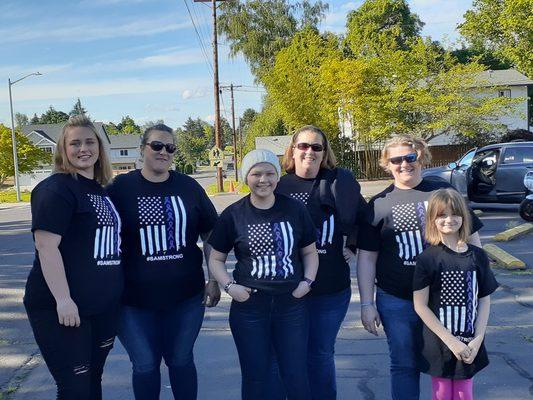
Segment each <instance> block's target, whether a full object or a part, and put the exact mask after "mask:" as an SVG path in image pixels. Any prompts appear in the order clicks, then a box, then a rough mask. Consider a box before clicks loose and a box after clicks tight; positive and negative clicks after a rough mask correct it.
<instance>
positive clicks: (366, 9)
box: [346, 0, 424, 57]
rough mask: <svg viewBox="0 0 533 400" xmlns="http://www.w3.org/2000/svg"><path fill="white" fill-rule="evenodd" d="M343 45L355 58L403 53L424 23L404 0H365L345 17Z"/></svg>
mask: <svg viewBox="0 0 533 400" xmlns="http://www.w3.org/2000/svg"><path fill="white" fill-rule="evenodd" d="M346 26H347V33H346V44H347V46H348V48H349V50H350V51H351V53H352V54H353V55H354V56H356V57H361V56H378V55H380V54H381V53H382V52H383V51H388V50H407V49H408V48H409V46H410V42H411V40H412V39H415V38H418V37H420V31H421V30H422V27H423V26H424V23H423V22H422V21H420V19H419V18H418V16H417V15H416V14H413V13H412V12H411V10H410V9H409V5H408V4H407V1H405V0H366V1H365V2H364V3H363V4H362V5H361V7H359V8H358V9H357V10H354V11H351V12H350V13H349V14H348V22H347V24H346Z"/></svg>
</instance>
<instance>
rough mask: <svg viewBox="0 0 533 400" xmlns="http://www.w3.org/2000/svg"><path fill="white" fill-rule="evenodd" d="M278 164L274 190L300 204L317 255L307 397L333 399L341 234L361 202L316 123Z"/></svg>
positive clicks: (342, 281)
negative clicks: (311, 230) (280, 169)
mask: <svg viewBox="0 0 533 400" xmlns="http://www.w3.org/2000/svg"><path fill="white" fill-rule="evenodd" d="M283 168H284V169H285V171H286V172H287V174H286V175H285V176H283V177H282V178H281V180H280V182H279V184H278V187H277V190H276V191H277V192H278V193H281V194H285V195H287V196H290V197H292V198H294V199H297V200H300V201H301V202H302V203H303V204H305V206H306V208H307V210H308V211H309V213H310V214H311V217H312V219H313V224H314V230H315V235H316V248H317V252H318V256H319V268H318V274H317V276H316V280H315V282H314V283H313V284H312V290H311V292H310V294H309V296H308V298H307V302H306V305H307V309H308V311H309V318H310V325H309V343H308V361H307V365H308V374H309V381H310V385H311V395H312V399H320V400H329V399H335V398H336V396H337V385H336V378H335V359H334V353H335V342H336V339H337V334H338V333H339V330H340V327H341V324H342V321H343V320H344V317H345V316H346V312H347V311H348V305H349V304H350V297H351V288H350V267H349V265H348V263H349V261H350V259H351V258H352V257H353V253H352V252H351V251H350V250H349V249H348V248H346V247H345V240H344V237H345V236H349V235H352V234H353V233H354V231H355V229H356V222H357V221H356V219H357V216H358V215H360V214H361V210H362V209H363V207H364V206H365V204H366V202H365V200H364V199H363V198H362V196H361V188H360V186H359V184H358V183H357V181H356V180H355V179H354V178H353V175H352V174H351V172H350V171H347V170H345V169H342V168H337V167H336V160H335V155H334V154H333V151H332V149H331V147H330V145H329V142H328V139H327V137H326V135H325V134H324V132H322V130H320V129H319V128H317V127H316V126H312V125H307V126H304V127H302V128H301V129H299V130H298V131H297V132H296V133H295V134H294V135H293V137H292V140H291V143H290V145H289V147H288V148H287V150H286V151H285V156H284V158H283ZM274 374H276V368H275V366H274ZM277 386H278V387H279V386H280V385H277ZM274 397H280V396H279V395H278V394H274ZM281 397H283V396H281Z"/></svg>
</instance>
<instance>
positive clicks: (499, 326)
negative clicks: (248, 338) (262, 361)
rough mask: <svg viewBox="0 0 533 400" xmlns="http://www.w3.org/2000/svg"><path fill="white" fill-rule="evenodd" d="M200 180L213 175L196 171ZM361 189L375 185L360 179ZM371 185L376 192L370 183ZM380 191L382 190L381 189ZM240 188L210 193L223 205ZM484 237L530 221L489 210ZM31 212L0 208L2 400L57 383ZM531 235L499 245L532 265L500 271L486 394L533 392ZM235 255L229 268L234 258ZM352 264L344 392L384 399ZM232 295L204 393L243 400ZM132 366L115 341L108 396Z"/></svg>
mask: <svg viewBox="0 0 533 400" xmlns="http://www.w3.org/2000/svg"><path fill="white" fill-rule="evenodd" d="M199 178H200V179H199V180H200V181H201V180H202V179H203V181H201V184H202V186H205V185H206V184H209V183H211V180H212V177H211V178H210V177H209V176H207V177H199ZM362 186H363V192H365V190H367V189H366V188H370V187H371V185H365V184H364V183H363V185H362ZM368 190H370V189H368ZM374 193H375V191H374ZM237 198H238V196H237V195H230V194H226V195H223V196H217V197H213V198H212V201H213V202H214V204H215V205H216V207H217V210H218V211H221V209H223V208H224V207H225V206H227V204H229V203H231V202H233V201H235V200H236V199H237ZM484 210H485V211H484V213H483V214H482V216H481V219H482V221H483V223H484V224H485V227H484V228H483V229H482V231H481V238H482V242H483V243H484V244H485V243H489V242H491V240H490V238H491V237H492V236H493V235H494V234H495V233H498V232H500V231H502V230H505V229H508V228H510V227H512V226H515V225H518V224H520V223H523V221H521V220H520V218H519V217H518V215H517V213H516V211H515V209H514V208H512V207H499V208H497V209H493V208H490V209H489V208H486V207H485V208H484ZM29 229H30V210H29V206H28V205H27V204H24V205H7V206H6V205H3V206H1V208H0V253H1V255H2V257H1V261H0V287H1V288H2V290H1V293H0V350H1V351H0V399H2V400H5V399H12V400H49V399H52V398H54V397H55V385H54V384H53V381H52V379H51V376H50V374H49V372H48V370H47V368H46V366H45V365H44V363H43V362H42V359H41V358H40V356H39V352H38V349H37V346H36V345H35V343H34V341H33V335H32V332H31V329H30V327H29V323H28V322H27V319H26V315H25V312H24V308H23V306H22V296H23V290H24V284H25V279H26V276H27V274H28V272H29V270H30V267H31V263H32V260H33V243H32V238H31V233H30V231H29ZM531 239H532V234H529V235H526V236H523V237H521V238H518V239H515V240H514V241H512V242H509V243H505V244H502V245H501V247H502V248H504V249H505V250H507V251H509V252H510V253H512V254H513V255H515V256H516V257H518V258H521V259H522V260H523V261H525V262H526V264H527V265H528V269H527V270H526V271H522V272H510V271H506V270H502V269H495V270H494V271H495V274H496V278H497V280H498V281H499V283H500V285H501V286H500V288H499V289H498V290H497V291H496V293H495V294H494V295H493V297H492V309H491V317H490V319H489V326H488V329H487V336H486V345H487V349H488V352H489V357H490V360H491V364H490V365H489V367H488V368H486V369H485V370H483V371H482V372H481V373H479V375H477V376H476V378H475V383H474V388H475V393H476V395H477V398H480V399H484V400H492V399H494V400H496V399H513V400H522V399H530V398H531V396H532V395H533V364H532V363H531V354H533V249H532V246H531V243H532V240H531ZM234 261H235V260H234V258H233V255H231V256H230V259H229V266H230V267H231V264H232V263H234ZM353 267H354V268H352V277H353V279H352V299H351V304H350V308H349V311H348V315H347V317H346V320H345V322H344V324H343V327H342V329H341V333H340V336H339V339H338V341H337V356H336V361H337V377H338V392H339V395H338V398H339V399H367V400H371V399H386V398H390V394H389V370H388V349H387V344H386V340H385V336H384V334H383V332H382V331H381V332H380V336H379V337H377V338H376V337H374V336H371V335H370V334H368V333H367V332H366V331H365V330H364V329H363V328H362V326H361V323H360V315H359V295H358V291H357V282H356V279H355V266H353ZM229 305H230V301H229V297H228V296H227V295H225V294H224V295H223V298H222V300H221V302H220V304H219V305H218V306H217V307H216V308H212V309H209V310H207V312H206V316H205V320H204V324H203V327H202V330H201V333H200V336H199V337H198V341H197V344H196V347H195V359H196V366H197V369H198V374H199V377H198V380H199V396H198V398H199V399H209V400H235V399H238V398H240V369H239V363H238V357H237V352H236V349H235V345H234V343H233V339H232V337H231V332H230V331H229V326H228V312H229ZM130 371H131V365H130V362H129V359H128V356H127V354H126V352H125V351H124V349H123V347H122V346H121V344H120V342H119V341H118V340H117V341H116V343H115V347H114V349H113V351H112V352H111V354H110V356H109V358H108V362H107V364H106V369H105V373H104V384H103V386H104V398H105V399H111V400H122V399H132V398H133V393H132V390H131V383H130ZM162 371H163V374H162V376H163V388H162V394H161V399H164V400H168V399H172V394H171V390H170V387H169V386H168V376H167V372H166V368H164V367H163V368H162ZM428 396H429V379H428V377H427V376H424V377H423V379H422V397H423V398H428Z"/></svg>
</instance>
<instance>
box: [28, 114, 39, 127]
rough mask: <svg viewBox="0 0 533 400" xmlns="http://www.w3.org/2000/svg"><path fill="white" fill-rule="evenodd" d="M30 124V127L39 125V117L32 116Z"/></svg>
mask: <svg viewBox="0 0 533 400" xmlns="http://www.w3.org/2000/svg"><path fill="white" fill-rule="evenodd" d="M30 124H32V125H35V124H40V119H39V117H38V116H37V114H36V113H34V114H33V117H32V118H31V120H30Z"/></svg>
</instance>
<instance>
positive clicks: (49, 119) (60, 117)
mask: <svg viewBox="0 0 533 400" xmlns="http://www.w3.org/2000/svg"><path fill="white" fill-rule="evenodd" d="M66 121H68V114H67V113H65V112H63V111H57V110H56V109H55V108H54V107H53V106H50V108H49V109H48V110H47V111H46V112H45V113H44V114H42V115H41V117H40V118H39V122H38V123H39V124H59V123H61V122H66Z"/></svg>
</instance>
